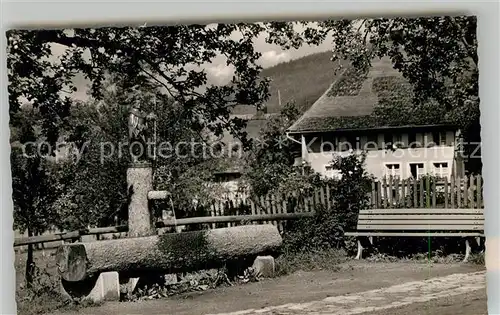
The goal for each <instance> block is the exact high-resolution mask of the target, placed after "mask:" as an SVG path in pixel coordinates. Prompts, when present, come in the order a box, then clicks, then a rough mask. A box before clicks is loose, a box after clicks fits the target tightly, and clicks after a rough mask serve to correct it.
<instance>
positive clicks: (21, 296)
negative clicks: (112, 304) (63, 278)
mask: <svg viewBox="0 0 500 315" xmlns="http://www.w3.org/2000/svg"><path fill="white" fill-rule="evenodd" d="M54 253H55V249H49V250H44V251H35V252H34V254H33V256H34V261H35V265H36V274H35V277H34V283H33V285H32V287H31V288H27V287H26V285H25V268H26V255H27V254H26V253H16V256H15V262H14V267H15V270H16V303H17V313H18V314H19V315H41V314H46V313H49V312H52V311H55V310H68V311H75V310H78V309H80V308H84V307H89V306H93V305H96V303H94V302H92V301H90V300H81V301H78V300H75V301H68V300H67V299H65V298H64V297H63V296H62V295H61V294H60V293H59V292H60V291H59V278H58V275H57V269H56V263H55V258H54V257H53V254H54Z"/></svg>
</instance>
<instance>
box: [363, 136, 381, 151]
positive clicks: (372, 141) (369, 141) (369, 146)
mask: <svg viewBox="0 0 500 315" xmlns="http://www.w3.org/2000/svg"><path fill="white" fill-rule="evenodd" d="M364 149H365V150H378V149H379V147H378V134H376V133H370V134H369V135H368V136H367V138H366V145H365V147H364Z"/></svg>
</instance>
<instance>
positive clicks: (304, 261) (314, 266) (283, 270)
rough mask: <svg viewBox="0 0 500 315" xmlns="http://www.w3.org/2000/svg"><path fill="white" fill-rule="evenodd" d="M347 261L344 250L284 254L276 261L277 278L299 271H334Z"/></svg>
mask: <svg viewBox="0 0 500 315" xmlns="http://www.w3.org/2000/svg"><path fill="white" fill-rule="evenodd" d="M346 260H347V256H346V253H345V252H344V251H343V250H336V249H329V250H322V251H313V252H298V253H284V254H283V255H281V256H279V257H278V258H277V259H276V276H278V277H279V276H284V275H288V274H292V273H294V272H297V271H315V270H334V271H337V270H339V269H340V267H339V265H340V264H341V263H343V262H345V261H346Z"/></svg>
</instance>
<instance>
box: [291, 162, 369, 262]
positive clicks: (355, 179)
mask: <svg viewBox="0 0 500 315" xmlns="http://www.w3.org/2000/svg"><path fill="white" fill-rule="evenodd" d="M364 160H365V155H354V154H353V155H350V156H347V157H343V158H339V157H335V158H334V159H333V161H332V166H333V167H334V169H337V170H339V172H340V175H341V178H340V179H337V180H327V179H324V180H322V181H321V182H320V183H317V185H326V184H328V185H329V186H330V199H331V200H332V201H333V202H332V203H331V206H330V207H327V206H325V205H323V204H318V205H316V206H315V208H314V211H315V216H314V217H312V218H304V219H300V220H297V221H290V222H288V223H287V224H286V229H285V232H284V235H283V242H284V252H285V253H287V252H304V251H314V250H326V249H340V248H345V249H346V250H348V251H351V249H352V247H353V246H352V244H350V242H349V241H347V242H346V239H344V232H345V231H346V230H352V229H354V228H355V226H356V221H357V216H358V213H359V210H360V209H363V208H366V207H368V202H369V193H370V191H371V181H372V178H371V177H370V176H369V175H368V174H367V173H366V172H365V170H364V167H363V164H364ZM318 187H319V186H318Z"/></svg>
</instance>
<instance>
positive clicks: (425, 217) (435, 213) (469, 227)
mask: <svg viewBox="0 0 500 315" xmlns="http://www.w3.org/2000/svg"><path fill="white" fill-rule="evenodd" d="M357 229H358V231H395V230H398V231H412V230H413V231H483V230H484V209H438V208H430V209H367V210H361V211H360V213H359V217H358V227H357Z"/></svg>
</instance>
